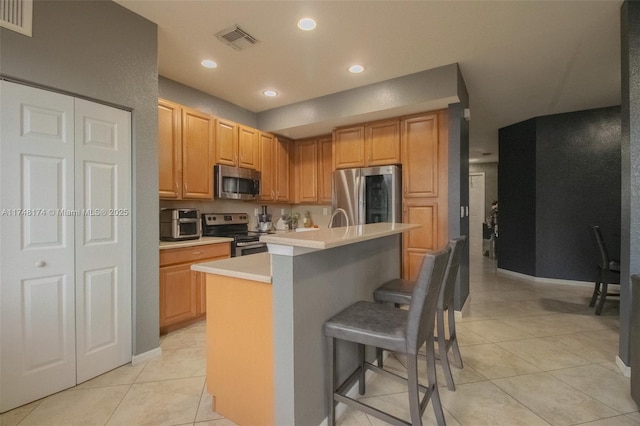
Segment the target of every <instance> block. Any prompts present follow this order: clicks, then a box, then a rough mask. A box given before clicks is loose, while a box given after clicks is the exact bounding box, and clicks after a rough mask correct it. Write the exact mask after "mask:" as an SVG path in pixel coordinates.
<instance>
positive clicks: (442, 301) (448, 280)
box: [373, 236, 467, 391]
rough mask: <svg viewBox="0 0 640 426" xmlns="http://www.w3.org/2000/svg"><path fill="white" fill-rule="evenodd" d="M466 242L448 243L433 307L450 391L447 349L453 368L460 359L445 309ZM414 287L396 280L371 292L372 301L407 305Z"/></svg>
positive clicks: (453, 387)
mask: <svg viewBox="0 0 640 426" xmlns="http://www.w3.org/2000/svg"><path fill="white" fill-rule="evenodd" d="M466 239H467V237H466V236H462V237H458V238H454V239H452V240H451V241H449V247H450V248H451V256H450V257H449V263H448V265H447V270H446V272H445V275H444V282H443V284H442V288H441V290H440V295H439V297H438V305H437V308H436V323H437V327H438V335H437V337H436V341H437V342H438V351H439V353H440V356H439V359H440V363H441V365H442V370H443V372H444V377H445V379H446V381H447V387H448V388H449V390H452V391H454V390H456V385H455V383H454V381H453V375H452V374H451V367H450V365H449V357H448V353H449V349H452V352H453V361H454V365H455V366H456V367H458V368H462V357H461V355H460V348H459V347H458V338H457V336H456V323H455V312H454V311H453V309H449V308H450V307H452V305H453V296H454V288H455V284H456V278H457V276H458V268H459V266H460V259H461V257H462V249H463V248H464V245H465V242H466ZM415 285H416V283H415V281H410V280H403V279H399V278H398V279H394V280H390V281H387V282H386V283H384V284H382V285H381V286H380V287H378V288H377V289H376V291H375V292H374V293H373V298H374V300H375V301H376V302H379V303H393V304H394V305H396V306H399V305H409V304H410V303H411V298H412V296H413V291H414V287H415ZM444 311H447V326H448V328H449V338H448V339H447V338H446V336H445V330H444V322H445V319H444ZM378 365H380V366H382V350H381V349H378Z"/></svg>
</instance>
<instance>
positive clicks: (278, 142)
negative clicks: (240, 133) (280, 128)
mask: <svg viewBox="0 0 640 426" xmlns="http://www.w3.org/2000/svg"><path fill="white" fill-rule="evenodd" d="M290 143H291V142H290V141H289V140H288V139H284V138H281V137H276V136H274V135H271V134H268V133H261V134H260V173H261V174H262V177H261V181H260V200H261V201H275V202H289V201H290V194H291V190H290V185H291V179H290V168H291V164H290V163H291V159H290V157H289V147H290Z"/></svg>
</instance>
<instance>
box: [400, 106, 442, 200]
mask: <svg viewBox="0 0 640 426" xmlns="http://www.w3.org/2000/svg"><path fill="white" fill-rule="evenodd" d="M401 139H402V157H403V158H404V161H403V163H402V181H403V187H404V188H403V191H404V196H405V197H437V196H438V177H439V176H438V175H439V172H440V164H439V161H438V114H437V113H430V114H424V115H420V116H415V117H409V118H406V119H404V120H402V137H401ZM444 166H445V167H446V164H445V165H444Z"/></svg>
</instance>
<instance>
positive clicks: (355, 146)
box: [333, 126, 365, 169]
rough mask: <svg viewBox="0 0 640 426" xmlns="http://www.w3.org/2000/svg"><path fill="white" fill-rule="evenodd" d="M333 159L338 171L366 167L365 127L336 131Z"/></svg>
mask: <svg viewBox="0 0 640 426" xmlns="http://www.w3.org/2000/svg"><path fill="white" fill-rule="evenodd" d="M333 159H334V163H335V168H336V169H348V168H351V167H363V166H364V165H365V150H364V127H363V126H357V127H349V128H345V129H336V130H335V131H334V134H333Z"/></svg>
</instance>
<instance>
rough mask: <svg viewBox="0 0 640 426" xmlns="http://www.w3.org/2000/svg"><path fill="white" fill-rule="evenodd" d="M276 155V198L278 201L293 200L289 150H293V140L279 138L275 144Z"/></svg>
mask: <svg viewBox="0 0 640 426" xmlns="http://www.w3.org/2000/svg"><path fill="white" fill-rule="evenodd" d="M274 149H275V152H274V157H275V163H276V185H275V188H274V189H275V199H276V201H290V200H291V167H290V164H291V158H290V155H289V152H290V150H291V141H289V140H287V139H283V138H277V139H276V142H275V145H274Z"/></svg>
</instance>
